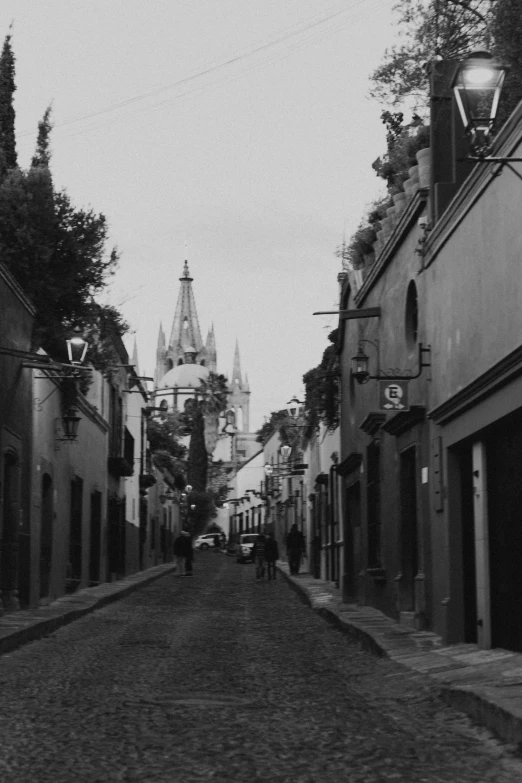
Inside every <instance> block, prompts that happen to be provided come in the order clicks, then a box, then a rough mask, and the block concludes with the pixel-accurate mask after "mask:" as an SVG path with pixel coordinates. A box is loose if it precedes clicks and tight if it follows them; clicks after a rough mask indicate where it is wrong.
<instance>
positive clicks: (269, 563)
mask: <svg viewBox="0 0 522 783" xmlns="http://www.w3.org/2000/svg"><path fill="white" fill-rule="evenodd" d="M265 560H266V573H267V576H268V578H269V579H275V578H276V570H275V564H276V560H279V547H278V545H277V541H276V540H275V538H274V537H273V535H272V534H271V533H269V534H268V535H267V537H266V543H265Z"/></svg>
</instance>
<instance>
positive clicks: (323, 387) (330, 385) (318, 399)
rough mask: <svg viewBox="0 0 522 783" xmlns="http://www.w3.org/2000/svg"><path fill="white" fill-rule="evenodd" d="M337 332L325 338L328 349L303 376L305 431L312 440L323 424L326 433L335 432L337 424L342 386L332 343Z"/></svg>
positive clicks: (337, 357)
mask: <svg viewBox="0 0 522 783" xmlns="http://www.w3.org/2000/svg"><path fill="white" fill-rule="evenodd" d="M337 333H338V330H337V329H334V331H333V332H331V333H330V334H329V335H328V339H329V340H330V342H331V343H332V344H331V345H329V346H328V347H327V348H326V349H325V351H324V353H323V358H322V359H321V362H320V364H318V365H317V367H314V368H313V369H311V370H309V371H308V372H307V373H305V375H303V383H304V385H305V390H306V394H305V417H306V421H307V424H308V429H307V431H306V433H305V436H306V437H307V438H309V437H311V436H312V434H313V432H315V431H316V430H317V428H318V427H319V424H320V422H322V423H323V424H324V425H325V427H326V428H327V429H328V430H329V431H333V430H335V429H336V428H337V427H338V426H339V423H340V400H341V384H340V372H339V356H338V354H337V351H336V347H335V342H336V340H337Z"/></svg>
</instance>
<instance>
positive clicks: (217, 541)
mask: <svg viewBox="0 0 522 783" xmlns="http://www.w3.org/2000/svg"><path fill="white" fill-rule="evenodd" d="M214 549H215V550H216V552H219V551H220V549H221V539H220V537H219V536H218V534H217V533H216V535H215V536H214Z"/></svg>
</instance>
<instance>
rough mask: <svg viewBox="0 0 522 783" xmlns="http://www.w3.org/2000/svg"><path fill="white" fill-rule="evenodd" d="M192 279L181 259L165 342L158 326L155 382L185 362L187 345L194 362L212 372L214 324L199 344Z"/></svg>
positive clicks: (214, 347) (186, 263)
mask: <svg viewBox="0 0 522 783" xmlns="http://www.w3.org/2000/svg"><path fill="white" fill-rule="evenodd" d="M193 279H194V278H193V277H191V276H190V272H189V266H188V262H187V261H185V264H184V266H183V276H182V277H180V278H179V281H180V283H181V286H180V289H179V294H178V301H177V303H176V310H175V311H174V320H173V322H172V329H171V331H170V339H169V342H168V345H167V344H166V343H165V334H164V332H163V328H162V327H161V326H160V332H159V337H158V349H157V353H156V375H155V382H156V385H158V384H159V382H160V380H161V379H162V378H163V376H164V375H165V374H166V373H167V372H169V370H172V369H173V368H174V367H177V366H178V365H181V364H183V363H184V362H185V358H184V357H185V354H186V352H187V348H190V349H191V350H190V352H191V353H195V363H196V364H200V365H202V366H203V367H207V368H208V370H209V371H210V372H216V369H215V368H216V363H217V356H216V341H215V338H214V327H212V329H211V330H210V331H209V333H208V337H207V342H206V345H203V340H202V339H201V330H200V328H199V320H198V313H197V310H196V300H195V299H194V292H193V290H192V281H193Z"/></svg>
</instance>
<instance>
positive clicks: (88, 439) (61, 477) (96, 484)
mask: <svg viewBox="0 0 522 783" xmlns="http://www.w3.org/2000/svg"><path fill="white" fill-rule="evenodd" d="M33 376H34V380H33V384H34V399H35V410H34V412H33V428H34V447H33V486H32V503H31V553H32V555H31V559H32V568H31V575H32V578H31V604H32V605H33V606H36V605H38V602H39V600H40V555H41V548H40V534H41V522H42V479H43V476H44V475H45V474H47V475H48V476H50V478H51V480H52V504H53V525H52V527H53V530H52V571H51V578H50V585H49V592H48V595H47V596H43V597H44V598H48V599H50V600H52V599H55V598H57V597H58V596H60V595H63V594H64V592H65V589H66V580H67V575H68V565H69V542H70V529H71V481H72V480H73V479H74V478H75V477H76V476H77V477H79V478H81V479H82V481H83V493H82V520H81V522H82V535H81V550H82V551H81V558H82V567H81V582H80V584H79V585H78V587H80V588H81V587H86V586H88V584H89V554H90V543H91V536H90V521H91V493H93V492H95V491H96V492H100V493H101V495H102V497H101V541H100V578H101V581H103V577H104V574H105V573H106V561H105V555H106V550H107V541H106V534H107V514H106V509H107V425H106V423H105V421H104V420H103V419H101V417H99V416H98V415H97V414H96V412H95V411H94V410H93V409H91V408H90V406H89V405H88V403H87V402H86V401H84V402H81V401H80V406H79V415H80V416H81V421H80V423H79V428H78V438H77V441H66V440H60V438H63V429H62V423H61V419H62V401H61V391H60V387H59V386H58V383H59V380H56V381H53V380H52V379H51V378H45V377H43V376H45V373H43V372H42V371H40V370H33Z"/></svg>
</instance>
